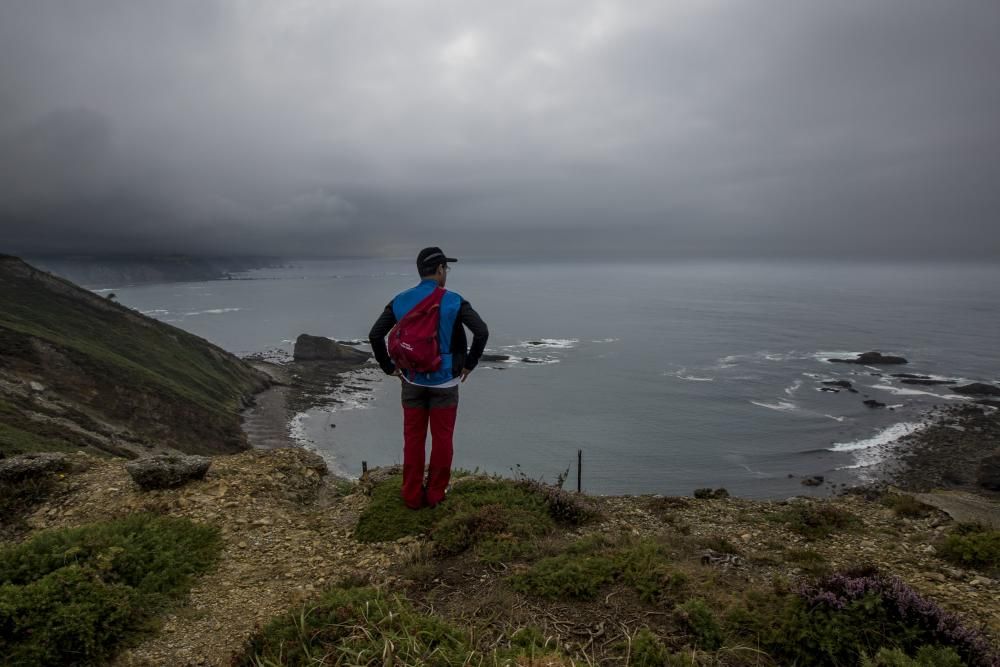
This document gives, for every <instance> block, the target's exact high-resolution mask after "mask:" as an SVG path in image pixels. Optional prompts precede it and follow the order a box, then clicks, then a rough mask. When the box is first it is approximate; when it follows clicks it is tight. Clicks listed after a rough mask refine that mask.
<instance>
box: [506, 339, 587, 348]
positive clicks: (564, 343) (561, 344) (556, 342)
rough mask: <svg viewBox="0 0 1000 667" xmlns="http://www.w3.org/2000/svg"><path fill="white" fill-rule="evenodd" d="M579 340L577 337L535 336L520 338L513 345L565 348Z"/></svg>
mask: <svg viewBox="0 0 1000 667" xmlns="http://www.w3.org/2000/svg"><path fill="white" fill-rule="evenodd" d="M579 342H580V340H579V339H577V338H537V339H535V340H522V341H521V342H520V343H519V344H518V345H517V346H515V347H527V348H531V349H533V350H536V349H542V348H550V349H559V350H567V349H569V348H571V347H573V346H575V345H576V344H577V343H579Z"/></svg>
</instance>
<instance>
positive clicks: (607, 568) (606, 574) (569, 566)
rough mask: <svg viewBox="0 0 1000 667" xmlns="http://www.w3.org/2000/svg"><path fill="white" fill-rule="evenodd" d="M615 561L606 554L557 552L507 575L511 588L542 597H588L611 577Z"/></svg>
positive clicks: (595, 593)
mask: <svg viewBox="0 0 1000 667" xmlns="http://www.w3.org/2000/svg"><path fill="white" fill-rule="evenodd" d="M614 576H615V565H614V562H613V561H612V560H611V559H610V558H608V557H607V556H595V555H575V554H560V555H558V556H552V557H551V558H543V559H542V560H540V561H538V562H537V563H535V564H534V565H533V566H532V567H531V569H530V570H528V571H527V572H525V573H523V574H519V575H515V576H514V577H512V578H511V585H512V586H513V587H514V590H517V591H521V592H523V593H532V594H534V595H538V596H541V597H546V598H563V597H568V598H579V599H583V600H591V599H593V598H595V597H596V596H597V593H598V591H600V590H601V587H602V586H604V585H605V584H607V583H610V582H611V581H613V580H614Z"/></svg>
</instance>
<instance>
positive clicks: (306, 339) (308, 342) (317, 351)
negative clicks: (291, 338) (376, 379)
mask: <svg viewBox="0 0 1000 667" xmlns="http://www.w3.org/2000/svg"><path fill="white" fill-rule="evenodd" d="M370 356H371V355H369V354H368V353H367V352H363V351H361V350H355V349H354V348H353V347H348V346H347V345H341V344H340V343H338V342H337V341H335V340H331V339H329V338H327V337H325V336H310V335H309V334H302V335H301V336H299V337H298V338H296V339H295V351H294V352H293V354H292V357H293V358H294V359H295V361H349V362H357V363H362V362H364V361H365V360H367V359H368V358H369V357H370Z"/></svg>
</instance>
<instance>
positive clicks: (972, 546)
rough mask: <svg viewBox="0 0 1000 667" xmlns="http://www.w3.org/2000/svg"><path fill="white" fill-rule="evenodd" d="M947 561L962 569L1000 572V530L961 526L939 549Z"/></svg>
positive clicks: (969, 524) (981, 526)
mask: <svg viewBox="0 0 1000 667" xmlns="http://www.w3.org/2000/svg"><path fill="white" fill-rule="evenodd" d="M938 553H939V554H940V555H941V557H942V558H944V559H945V560H947V561H949V562H951V563H954V564H955V565H960V566H962V567H974V568H980V569H983V570H986V571H988V572H990V573H998V572H1000V530H990V529H989V528H987V527H986V526H983V525H981V524H977V523H965V524H959V525H958V526H957V527H956V528H955V529H954V530H953V531H952V533H951V534H950V535H948V537H947V538H945V541H944V543H943V544H942V545H941V547H940V548H939V549H938Z"/></svg>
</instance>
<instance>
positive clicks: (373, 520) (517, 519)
mask: <svg viewBox="0 0 1000 667" xmlns="http://www.w3.org/2000/svg"><path fill="white" fill-rule="evenodd" d="M401 486H402V477H400V476H398V475H397V476H393V477H390V478H389V479H387V480H386V481H384V482H382V483H380V484H378V485H376V486H375V487H374V488H373V489H372V492H371V496H372V497H371V502H370V504H369V505H368V507H367V508H366V509H365V511H364V512H363V513H362V515H361V517H360V518H359V520H358V525H357V527H356V529H355V531H354V534H355V537H356V538H357V539H358V540H360V541H362V542H383V541H387V540H396V539H399V538H401V537H406V536H408V535H425V534H426V535H430V537H431V538H432V539H433V541H434V545H435V550H436V552H437V553H438V555H441V556H454V555H457V554H460V553H462V552H464V551H466V550H467V549H469V548H470V547H473V546H479V547H480V549H481V551H482V553H483V555H484V558H487V559H492V560H496V559H497V558H499V557H501V556H503V555H511V556H513V555H515V554H516V553H518V549H519V547H518V546H517V545H518V544H519V543H521V542H523V541H524V540H528V539H530V538H535V537H540V536H542V535H545V534H547V533H550V532H551V531H552V530H553V529H554V528H555V526H556V525H557V524H562V525H580V524H582V523H583V522H585V521H587V520H588V519H589V518H590V517H591V513H590V512H589V511H588V510H587V509H586V507H585V506H584V505H583V504H582V503H581V501H579V500H578V499H577V498H575V497H574V496H571V495H570V494H568V493H566V492H563V491H561V490H559V489H554V488H551V487H545V486H544V485H540V484H536V483H528V482H523V481H516V480H508V479H502V478H492V477H490V478H487V477H469V478H466V479H461V480H457V481H456V483H455V484H454V488H453V489H452V491H451V492H450V493H449V494H448V498H447V500H445V502H443V503H441V504H440V505H438V506H437V507H435V508H433V509H430V508H425V509H422V510H416V511H414V510H411V509H409V508H407V507H406V505H404V504H403V501H402V499H401V498H400V495H399V492H400V488H401Z"/></svg>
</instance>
